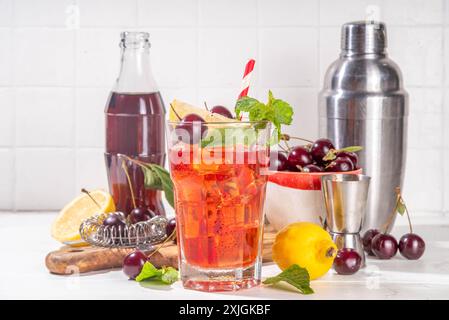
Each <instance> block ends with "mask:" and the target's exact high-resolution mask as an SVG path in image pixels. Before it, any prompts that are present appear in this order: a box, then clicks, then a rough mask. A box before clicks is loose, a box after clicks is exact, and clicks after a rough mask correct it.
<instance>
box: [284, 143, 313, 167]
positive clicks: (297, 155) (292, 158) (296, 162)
mask: <svg viewBox="0 0 449 320" xmlns="http://www.w3.org/2000/svg"><path fill="white" fill-rule="evenodd" d="M287 160H288V167H289V169H290V170H291V171H300V169H299V168H302V167H305V166H307V165H309V164H312V163H313V160H312V156H311V155H310V153H309V150H307V149H306V148H305V147H302V146H297V147H294V148H292V149H291V150H290V153H289V154H288V158H287Z"/></svg>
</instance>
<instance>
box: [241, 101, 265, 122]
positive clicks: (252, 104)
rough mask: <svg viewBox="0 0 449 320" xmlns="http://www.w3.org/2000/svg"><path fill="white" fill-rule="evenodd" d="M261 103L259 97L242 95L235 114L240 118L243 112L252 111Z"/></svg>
mask: <svg viewBox="0 0 449 320" xmlns="http://www.w3.org/2000/svg"><path fill="white" fill-rule="evenodd" d="M259 104H262V103H261V102H259V101H258V100H257V99H254V98H251V97H248V96H246V97H241V98H240V99H239V100H237V103H236V105H235V114H236V118H237V119H238V118H240V113H241V112H250V111H251V110H253V109H254V108H258V107H260V106H258V105H259Z"/></svg>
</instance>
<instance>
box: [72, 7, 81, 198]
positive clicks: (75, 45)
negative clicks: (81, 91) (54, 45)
mask: <svg viewBox="0 0 449 320" xmlns="http://www.w3.org/2000/svg"><path fill="white" fill-rule="evenodd" d="M72 4H73V5H75V6H76V7H77V8H78V12H79V4H78V0H73V2H72ZM78 19H80V17H79V16H78ZM78 23H80V21H78ZM79 29H80V28H79V25H78V26H77V27H76V28H75V29H74V30H73V59H74V61H73V90H72V94H73V105H72V107H73V112H72V116H73V137H72V138H73V146H74V148H73V151H74V155H75V161H74V163H73V165H74V168H73V174H74V176H73V186H72V188H73V191H74V193H75V194H77V190H76V186H77V179H78V176H79V175H78V164H79V152H78V139H77V137H78V117H77V115H78V108H77V104H78V73H77V70H78V68H77V64H78V35H79Z"/></svg>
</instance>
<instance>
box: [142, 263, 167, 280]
mask: <svg viewBox="0 0 449 320" xmlns="http://www.w3.org/2000/svg"><path fill="white" fill-rule="evenodd" d="M161 276H162V271H161V270H159V269H158V268H156V267H155V266H153V264H152V263H151V262H148V261H147V262H145V264H144V265H143V267H142V270H141V271H140V273H139V275H138V276H137V277H136V281H137V282H141V281H143V280H147V279H151V278H160V277H161Z"/></svg>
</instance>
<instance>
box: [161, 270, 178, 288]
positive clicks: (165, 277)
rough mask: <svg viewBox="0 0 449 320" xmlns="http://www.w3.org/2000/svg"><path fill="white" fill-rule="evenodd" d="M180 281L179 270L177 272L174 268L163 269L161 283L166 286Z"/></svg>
mask: <svg viewBox="0 0 449 320" xmlns="http://www.w3.org/2000/svg"><path fill="white" fill-rule="evenodd" d="M178 279H179V273H178V270H176V269H175V268H173V267H166V268H163V269H162V277H161V281H162V282H163V283H166V284H172V283H175V282H176V281H178Z"/></svg>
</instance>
